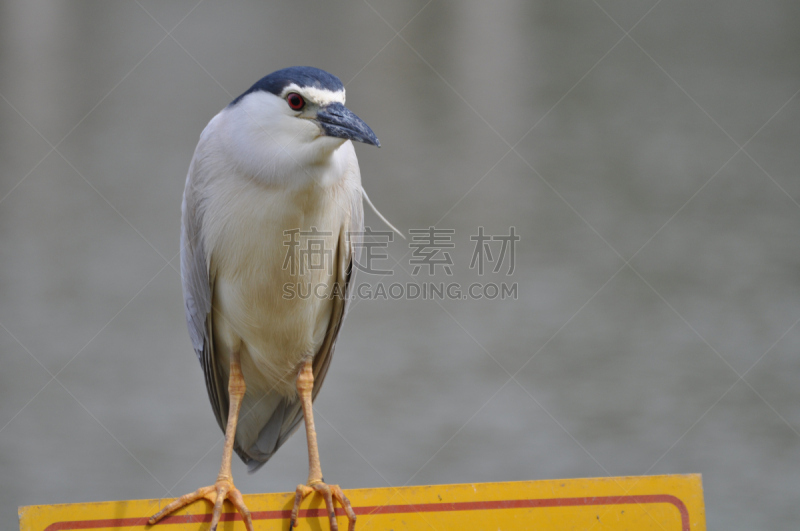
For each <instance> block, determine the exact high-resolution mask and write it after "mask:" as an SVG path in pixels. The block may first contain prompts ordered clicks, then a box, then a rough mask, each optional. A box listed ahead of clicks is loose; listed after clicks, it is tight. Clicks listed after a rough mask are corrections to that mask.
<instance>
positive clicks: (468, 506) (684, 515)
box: [45, 494, 691, 531]
mask: <svg viewBox="0 0 800 531" xmlns="http://www.w3.org/2000/svg"><path fill="white" fill-rule="evenodd" d="M653 503H669V504H671V505H673V506H675V508H676V509H678V512H680V514H681V531H691V530H690V527H689V510H688V509H687V508H686V504H684V503H683V501H681V500H680V498H677V497H675V496H672V495H671V494H643V495H638V496H597V497H592V498H546V499H541V500H495V501H478V502H457V503H419V504H409V505H375V506H371V507H353V511H355V513H356V514H357V515H365V514H398V513H436V512H452V511H488V510H492V509H528V508H536V507H579V506H595V505H625V504H628V505H630V504H653ZM250 514H251V516H252V518H253V520H288V519H289V518H290V517H291V514H292V511H291V510H288V509H287V510H284V511H253V512H252V513H250ZM336 514H337V516H344V514H345V513H344V510H342V509H341V508H337V509H336ZM299 516H300V517H301V518H308V517H312V518H313V517H323V518H324V517H327V511H326V510H325V509H303V510H301V511H300V515H299ZM147 519H148V517H147V516H144V517H141V518H114V519H108V520H75V521H71V522H56V523H54V524H50V525H49V526H47V528H46V529H45V531H66V530H73V529H98V528H102V527H137V526H145V525H146V524H147ZM241 519H242V517H241V516H240V515H239V513H222V515H221V517H220V520H221V521H223V522H229V521H231V520H239V521H241ZM210 521H211V515H210V514H191V515H182V516H167V517H166V518H164V519H163V520H161V521H160V522H159V523H158V524H156V526H161V525H169V524H190V523H201V522H210ZM153 529H155V528H153Z"/></svg>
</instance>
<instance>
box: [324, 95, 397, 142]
mask: <svg viewBox="0 0 800 531" xmlns="http://www.w3.org/2000/svg"><path fill="white" fill-rule="evenodd" d="M317 121H318V122H319V125H320V126H321V127H322V130H323V131H324V132H325V135H326V136H333V137H336V138H346V139H348V140H355V141H356V142H363V143H365V144H372V145H373V146H378V147H381V143H380V140H378V137H377V136H375V133H373V132H372V129H370V128H369V126H368V125H367V124H365V123H364V120H362V119H361V118H359V117H358V116H356V114H355V113H354V112H353V111H351V110H350V109H348V108H347V107H345V106H344V105H342V104H341V103H331V104H330V105H326V106H325V107H322V108H321V109H320V110H319V112H317Z"/></svg>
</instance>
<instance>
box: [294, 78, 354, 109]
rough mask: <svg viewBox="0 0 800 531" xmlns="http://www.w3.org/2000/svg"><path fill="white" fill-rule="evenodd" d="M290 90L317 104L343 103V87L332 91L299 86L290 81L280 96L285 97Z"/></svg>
mask: <svg viewBox="0 0 800 531" xmlns="http://www.w3.org/2000/svg"><path fill="white" fill-rule="evenodd" d="M290 92H297V93H298V94H301V95H302V96H305V97H306V98H307V99H309V100H311V101H313V102H314V103H316V104H318V105H328V104H330V103H342V104H343V103H344V89H342V90H337V91H332V90H328V89H322V88H317V87H303V88H300V87H299V86H297V85H296V84H294V83H290V84H289V85H287V86H286V88H285V89H283V92H281V98H285V97H286V96H287V95H288V94H289V93H290Z"/></svg>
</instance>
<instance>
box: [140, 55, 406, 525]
mask: <svg viewBox="0 0 800 531" xmlns="http://www.w3.org/2000/svg"><path fill="white" fill-rule="evenodd" d="M344 103H345V88H344V85H343V84H342V82H341V80H339V78H337V77H336V76H334V75H332V74H330V73H328V72H326V71H324V70H321V69H318V68H315V67H308V66H295V67H290V68H284V69H281V70H277V71H275V72H273V73H271V74H269V75H267V76H265V77H263V78H261V79H260V80H259V81H257V82H256V83H255V84H253V85H252V86H251V87H250V88H249V89H248V90H246V91H245V92H244V93H242V94H241V95H240V96H238V97H237V98H235V99H234V100H233V101H232V102H231V103H230V104H228V105H227V106H226V107H225V108H224V109H223V110H222V111H220V112H219V113H218V114H217V115H216V116H214V118H212V119H211V121H210V122H209V123H208V125H207V126H206V127H205V129H204V130H203V132H202V133H201V135H200V139H199V141H198V144H197V147H196V149H195V152H194V156H193V158H192V161H191V163H190V165H189V171H188V175H187V178H186V185H185V188H184V193H183V202H182V208H181V210H182V216H181V252H180V256H181V279H182V285H183V296H184V303H185V304H184V306H185V313H186V321H187V325H188V328H189V336H190V338H191V342H192V346H193V348H194V350H195V353H196V354H197V357H198V359H199V361H200V365H201V367H202V370H203V374H204V377H205V383H206V388H207V391H208V396H209V399H210V402H211V406H212V409H213V411H214V415H215V416H216V420H217V423H218V424H219V426H220V428H221V429H222V431H223V432H224V433H225V445H224V449H223V455H222V464H221V466H220V470H219V474H218V476H217V479H216V481H215V482H214V484H213V485H210V486H207V487H202V488H200V489H198V490H196V491H194V492H192V493H189V494H186V495H184V496H182V497H180V498H178V499H176V500H174V501H173V502H172V503H170V504H168V505H167V506H166V507H164V508H163V509H162V510H161V511H160V512H158V513H157V514H155V515H153V516H152V517H151V518H150V519H149V521H148V523H149V524H150V525H153V524H155V523H156V522H158V521H159V520H161V519H162V518H164V517H165V516H166V515H168V514H170V513H172V512H174V511H176V510H177V509H180V508H181V507H184V506H186V505H188V504H190V503H192V502H194V501H196V500H200V499H207V500H209V501H210V502H212V503H213V504H214V509H213V515H212V520H211V529H212V530H214V529H216V526H217V524H218V522H219V520H220V515H221V512H222V507H223V503H224V500H226V499H227V500H229V501H230V502H231V503H232V504H233V506H234V507H235V508H236V510H237V511H238V512H239V513H240V514H241V516H242V519H243V521H244V523H245V527H246V528H247V529H248V531H253V523H252V517H251V514H250V512H249V510H248V509H247V507H246V505H245V503H244V500H243V497H242V494H241V492H240V491H239V490H238V489H237V488H236V487H235V485H234V483H233V477H232V474H231V459H232V454H233V452H236V454H237V455H238V456H239V457H240V458H241V460H242V461H244V463H245V464H246V465H247V467H248V469H249V471H250V472H254V471H255V470H257V469H258V468H260V467H261V466H262V465H264V463H266V462H267V460H269V459H270V458H271V457H272V456H273V455H274V454H275V452H276V451H277V450H278V448H280V447H281V445H282V444H283V443H284V442H286V440H287V439H288V438H289V437H290V436H291V435H292V434H293V433H294V432H295V431H296V430H297V429H298V428H299V425H300V422H301V421H302V420H304V421H305V428H306V438H307V445H308V461H309V473H308V481H307V482H306V483H305V484H300V485H298V486H297V488H296V490H295V498H294V506H293V508H292V513H291V519H290V522H289V529H292V528H293V527H295V526H296V525H297V521H298V508H299V505H300V503H301V502H302V500H303V499H304V498H305V497H307V496H308V495H311V494H312V493H319V494H320V495H322V497H323V498H324V501H325V506H326V510H327V513H328V516H329V520H330V527H331V529H332V530H334V531H336V530H337V529H338V525H337V521H336V516H335V502H338V503H339V504H340V505H341V506H342V507H343V509H344V511H345V513H346V515H347V518H348V529H350V530H351V531H352V530H353V529H354V528H355V522H356V515H355V512H354V511H353V508H352V506H351V504H350V501H349V500H348V499H347V497H346V496H345V495H344V493H343V492H342V489H341V488H340V487H339V486H338V485H334V484H327V483H325V482H324V480H323V476H322V469H321V465H320V459H319V451H318V445H317V437H316V431H315V428H314V414H313V409H312V403H313V401H314V399H315V398H316V397H317V394H318V393H319V390H320V388H321V386H322V383H323V381H324V379H325V375H326V374H327V372H328V368H329V366H330V363H331V358H332V356H333V351H334V346H335V343H336V339H337V336H338V335H339V331H340V329H341V326H342V322H343V321H344V318H345V314H346V311H347V306H348V305H347V302H348V299H349V298H350V297H351V295H352V287H353V278H354V274H355V268H354V266H353V264H354V262H357V260H358V257H359V254H360V246H359V245H358V235H359V234H360V233H362V232H363V227H364V211H363V200H366V201H367V203H368V204H370V206H372V203H371V202H370V201H369V197H368V196H367V195H366V192H365V191H364V189H363V187H362V184H361V174H360V169H359V165H358V159H357V157H356V153H355V148H354V147H353V142H361V143H364V144H368V145H373V146H377V147H380V145H381V144H380V142H379V140H378V138H377V136H375V133H373V131H372V129H370V127H369V126H368V125H367V124H366V123H365V122H364V121H363V120H361V119H360V118H359V117H358V116H357V115H356V114H355V113H353V112H352V111H351V110H349V109H348V108H347V107H345V105H344ZM373 208H374V206H373ZM376 212H377V210H376ZM378 215H380V214H379V213H378ZM381 218H382V219H384V221H385V218H383V216H381ZM387 223H388V221H387ZM389 225H390V226H391V224H389ZM314 250H322V251H324V252H323V253H321V254H320V255H319V256H317V257H316V258H319V259H322V258H324V259H325V261H326V262H328V263H326V264H325V266H324V267H319V265H320V264H319V263H317V262H320V260H315V256H314V255H313V253H311V252H308V251H314ZM309 258H310V260H309ZM320 263H321V262H320ZM287 286H295V287H297V289H298V290H299V291H301V292H306V293H308V291H306V290H308V288H311V289H312V290H313V293H314V296H310V297H301V296H296V295H297V293H296V292H295V291H294V289H292V290H288V291H287V289H286V287H287ZM287 294H288V295H289V296H287ZM293 294H294V295H295V296H292V295H293Z"/></svg>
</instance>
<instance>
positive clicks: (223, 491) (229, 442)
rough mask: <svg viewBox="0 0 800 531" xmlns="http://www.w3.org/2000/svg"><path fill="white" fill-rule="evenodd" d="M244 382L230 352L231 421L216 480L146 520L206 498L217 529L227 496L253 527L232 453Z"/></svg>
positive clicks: (236, 357)
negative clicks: (233, 469) (236, 482)
mask: <svg viewBox="0 0 800 531" xmlns="http://www.w3.org/2000/svg"><path fill="white" fill-rule="evenodd" d="M244 392H245V385H244V376H242V367H241V365H240V363H239V352H238V351H237V352H234V353H232V354H231V374H230V377H229V378H228V395H229V397H230V408H229V409H228V425H227V426H226V427H225V449H224V450H223V451H222V465H220V467H219V475H218V476H217V481H216V483H214V484H213V485H211V486H208V487H202V488H199V489H197V490H196V491H194V492H192V493H190V494H185V495H183V496H181V497H180V498H178V499H177V500H175V501H173V502H172V503H170V504H169V505H167V506H166V507H164V508H163V509H161V510H160V511H159V512H158V513H157V514H155V515H153V516H152V517H151V518H150V520H148V521H147V523H148V524H149V525H153V524H155V523H156V522H158V521H159V520H161V519H162V518H164V517H165V516H167V515H168V514H170V513H172V512H174V511H177V510H178V509H180V508H181V507H184V506H186V505H189V504H190V503H192V502H194V501H196V500H199V499H201V498H205V499H207V500H208V501H210V502H211V503H213V504H214V514H213V516H212V517H211V531H216V529H217V524H218V523H219V518H220V516H221V515H222V504H223V502H224V501H225V499H226V498H227V499H228V501H230V502H231V504H233V506H234V507H235V508H236V510H237V511H239V513H240V514H241V515H242V519H243V520H244V525H245V527H246V528H247V531H253V521H252V519H251V517H250V511H249V510H248V509H247V507H246V506H245V504H244V499H243V498H242V493H241V492H239V489H237V488H236V487H235V486H234V485H233V476H232V475H231V456H232V454H233V439H234V437H235V436H236V423H237V421H238V420H239V408H240V407H241V405H242V397H243V396H244Z"/></svg>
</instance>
